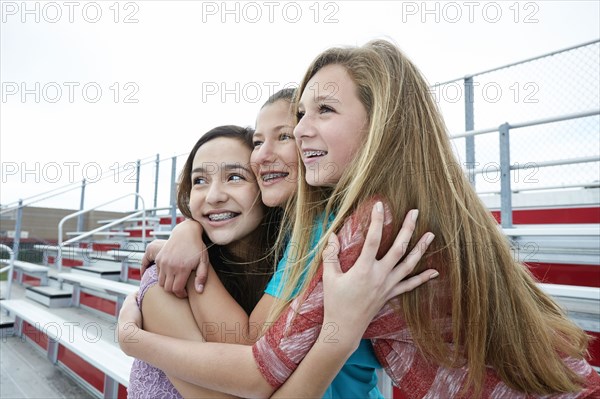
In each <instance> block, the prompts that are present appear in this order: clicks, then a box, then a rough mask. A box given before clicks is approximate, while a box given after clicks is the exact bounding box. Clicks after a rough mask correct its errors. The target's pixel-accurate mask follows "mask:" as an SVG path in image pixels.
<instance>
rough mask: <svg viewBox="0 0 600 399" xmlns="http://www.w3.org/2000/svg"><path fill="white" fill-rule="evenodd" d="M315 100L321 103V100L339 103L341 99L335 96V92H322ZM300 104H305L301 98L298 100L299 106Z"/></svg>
mask: <svg viewBox="0 0 600 399" xmlns="http://www.w3.org/2000/svg"><path fill="white" fill-rule="evenodd" d="M313 102H315V103H319V102H330V103H331V102H335V103H339V102H340V100H339V99H337V98H336V97H335V93H331V94H320V95H318V96H317V97H314V100H313ZM300 105H303V102H302V100H300V101H299V102H298V106H300Z"/></svg>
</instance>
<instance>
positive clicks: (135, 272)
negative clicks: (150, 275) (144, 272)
mask: <svg viewBox="0 0 600 399" xmlns="http://www.w3.org/2000/svg"><path fill="white" fill-rule="evenodd" d="M128 274H129V275H128V276H127V278H128V279H130V280H137V281H140V280H141V279H142V276H141V275H140V269H134V268H129V269H128Z"/></svg>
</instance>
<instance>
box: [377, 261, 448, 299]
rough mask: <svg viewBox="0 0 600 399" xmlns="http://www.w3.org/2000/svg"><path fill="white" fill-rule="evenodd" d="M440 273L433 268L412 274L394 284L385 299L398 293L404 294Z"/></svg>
mask: <svg viewBox="0 0 600 399" xmlns="http://www.w3.org/2000/svg"><path fill="white" fill-rule="evenodd" d="M439 275H440V274H439V273H438V272H437V270H435V269H429V270H425V271H424V272H423V273H421V274H418V275H416V276H413V277H411V278H409V279H406V280H404V281H401V282H399V283H398V284H396V285H395V286H394V287H393V288H392V290H391V291H390V293H389V296H388V298H387V300H390V299H392V298H394V297H397V296H398V295H400V294H404V293H406V292H410V291H412V290H414V289H415V288H417V287H418V286H420V285H421V284H424V283H426V282H428V281H429V280H432V279H434V278H436V277H438V276H439Z"/></svg>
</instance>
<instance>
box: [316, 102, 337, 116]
mask: <svg viewBox="0 0 600 399" xmlns="http://www.w3.org/2000/svg"><path fill="white" fill-rule="evenodd" d="M333 111H334V109H333V108H331V107H330V106H329V105H325V104H319V112H320V113H322V114H323V113H326V112H333Z"/></svg>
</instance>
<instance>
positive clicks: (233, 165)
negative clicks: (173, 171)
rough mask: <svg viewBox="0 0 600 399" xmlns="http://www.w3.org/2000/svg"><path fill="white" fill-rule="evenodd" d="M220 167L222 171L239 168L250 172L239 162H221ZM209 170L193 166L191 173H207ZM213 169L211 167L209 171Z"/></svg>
mask: <svg viewBox="0 0 600 399" xmlns="http://www.w3.org/2000/svg"><path fill="white" fill-rule="evenodd" d="M220 169H221V170H224V171H232V170H233V171H235V170H240V169H242V170H243V171H245V172H246V173H252V172H251V171H250V169H248V168H247V167H245V166H243V165H242V164H240V163H225V164H223V163H222V164H221V165H220ZM208 171H209V170H208V169H207V168H204V167H199V168H195V169H192V172H191V174H194V173H207V172H208ZM214 171H215V170H214V169H212V168H211V170H210V172H214Z"/></svg>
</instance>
